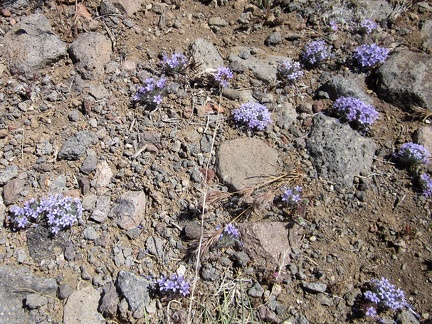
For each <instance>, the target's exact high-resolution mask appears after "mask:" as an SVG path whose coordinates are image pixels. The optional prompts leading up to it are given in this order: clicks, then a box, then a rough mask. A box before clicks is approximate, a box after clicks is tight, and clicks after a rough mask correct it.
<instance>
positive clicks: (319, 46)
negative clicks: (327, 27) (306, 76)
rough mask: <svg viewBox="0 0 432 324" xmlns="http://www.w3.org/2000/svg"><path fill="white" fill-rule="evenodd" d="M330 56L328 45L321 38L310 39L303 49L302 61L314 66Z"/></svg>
mask: <svg viewBox="0 0 432 324" xmlns="http://www.w3.org/2000/svg"><path fill="white" fill-rule="evenodd" d="M329 57H330V47H329V46H327V45H326V43H325V41H323V40H316V41H312V42H310V43H309V44H307V45H306V46H305V48H304V51H303V61H304V62H305V63H306V64H308V65H311V66H316V65H318V64H320V63H321V62H322V61H324V60H326V59H328V58H329Z"/></svg>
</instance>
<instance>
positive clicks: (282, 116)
mask: <svg viewBox="0 0 432 324" xmlns="http://www.w3.org/2000/svg"><path fill="white" fill-rule="evenodd" d="M274 115H275V116H276V125H277V126H278V127H280V128H282V129H289V128H290V127H291V126H292V125H293V124H294V122H295V121H296V120H297V117H298V114H297V112H296V109H295V107H294V106H293V105H292V104H291V103H289V102H283V103H282V104H280V105H278V106H277V108H276V109H275V112H274Z"/></svg>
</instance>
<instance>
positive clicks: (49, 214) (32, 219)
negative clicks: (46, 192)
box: [10, 195, 83, 234]
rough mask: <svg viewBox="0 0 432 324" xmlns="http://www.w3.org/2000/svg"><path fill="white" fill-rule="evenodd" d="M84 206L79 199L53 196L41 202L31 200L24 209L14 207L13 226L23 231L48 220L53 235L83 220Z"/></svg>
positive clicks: (12, 210) (12, 208) (12, 211)
mask: <svg viewBox="0 0 432 324" xmlns="http://www.w3.org/2000/svg"><path fill="white" fill-rule="evenodd" d="M82 211H83V209H82V205H81V201H80V200H79V199H78V198H75V199H74V198H72V197H64V196H62V195H52V196H49V197H47V198H43V199H42V200H40V201H37V200H36V199H34V198H33V199H30V200H28V201H27V202H26V203H25V204H24V207H19V206H16V205H14V206H12V207H11V209H10V212H11V213H12V219H13V224H14V225H15V227H16V228H18V229H22V228H26V227H28V226H30V225H31V224H34V223H38V222H40V221H41V220H46V222H47V224H48V226H49V227H50V230H51V233H53V234H57V233H58V232H59V231H61V230H63V229H65V228H68V227H71V226H73V225H74V224H75V223H77V222H78V221H80V220H81V216H82Z"/></svg>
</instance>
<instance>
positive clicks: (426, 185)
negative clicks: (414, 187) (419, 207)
mask: <svg viewBox="0 0 432 324" xmlns="http://www.w3.org/2000/svg"><path fill="white" fill-rule="evenodd" d="M420 185H421V188H422V190H423V196H425V197H426V198H429V197H432V178H431V177H429V176H428V175H427V174H426V173H423V174H422V175H421V176H420Z"/></svg>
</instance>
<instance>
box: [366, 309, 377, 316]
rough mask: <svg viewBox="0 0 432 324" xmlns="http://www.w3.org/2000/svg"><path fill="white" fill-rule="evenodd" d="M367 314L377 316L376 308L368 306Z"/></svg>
mask: <svg viewBox="0 0 432 324" xmlns="http://www.w3.org/2000/svg"><path fill="white" fill-rule="evenodd" d="M366 316H371V317H376V316H377V311H376V309H375V308H374V307H368V308H367V309H366Z"/></svg>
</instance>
